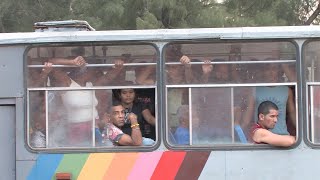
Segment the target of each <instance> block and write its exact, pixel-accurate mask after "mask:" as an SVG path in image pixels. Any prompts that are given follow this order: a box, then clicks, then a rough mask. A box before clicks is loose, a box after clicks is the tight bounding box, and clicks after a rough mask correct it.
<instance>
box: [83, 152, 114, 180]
mask: <svg viewBox="0 0 320 180" xmlns="http://www.w3.org/2000/svg"><path fill="white" fill-rule="evenodd" d="M113 157H114V153H92V154H90V156H89V157H88V159H87V162H86V163H85V165H84V166H83V168H82V171H81V172H80V174H79V176H78V179H77V180H93V179H94V180H99V179H103V176H104V174H105V173H106V171H107V170H108V168H109V165H110V164H111V161H112V159H113Z"/></svg>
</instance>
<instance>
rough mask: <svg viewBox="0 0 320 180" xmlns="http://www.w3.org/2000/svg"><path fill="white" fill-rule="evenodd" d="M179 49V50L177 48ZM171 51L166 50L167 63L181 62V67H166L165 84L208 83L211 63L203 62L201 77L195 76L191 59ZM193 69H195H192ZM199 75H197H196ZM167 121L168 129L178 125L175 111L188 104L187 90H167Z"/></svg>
mask: <svg viewBox="0 0 320 180" xmlns="http://www.w3.org/2000/svg"><path fill="white" fill-rule="evenodd" d="M178 49H179V48H178ZM171 51H172V50H170V48H169V50H167V52H168V53H167V54H166V58H167V61H169V62H172V61H177V59H175V58H178V60H179V61H180V62H181V64H182V65H167V66H166V70H167V82H168V84H177V85H181V84H186V83H199V82H208V79H209V77H210V74H211V71H212V67H213V66H212V65H211V62H210V61H208V60H204V62H205V64H203V65H201V70H199V71H201V73H200V74H201V75H199V76H197V73H198V72H197V71H196V72H195V71H194V70H193V68H192V67H194V66H191V64H190V62H191V59H190V58H189V57H188V56H185V55H182V53H181V52H180V50H179V51H178V52H175V53H173V52H171ZM194 69H195V68H194ZM198 74H199V73H198ZM167 99H168V121H169V126H170V127H177V126H178V125H179V120H178V118H177V114H176V113H177V110H178V108H179V107H180V106H181V105H186V104H188V101H189V98H188V89H187V88H169V89H168V94H167Z"/></svg>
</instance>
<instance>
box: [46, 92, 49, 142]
mask: <svg viewBox="0 0 320 180" xmlns="http://www.w3.org/2000/svg"><path fill="white" fill-rule="evenodd" d="M45 102H46V148H48V147H49V127H48V126H49V109H48V108H49V103H48V90H45Z"/></svg>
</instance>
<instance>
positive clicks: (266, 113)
mask: <svg viewBox="0 0 320 180" xmlns="http://www.w3.org/2000/svg"><path fill="white" fill-rule="evenodd" d="M278 114H279V109H278V107H277V105H275V104H274V103H272V102H271V101H264V102H262V103H261V104H260V105H259V107H258V122H257V123H256V124H254V126H253V127H252V131H251V133H252V139H253V141H254V142H255V143H258V144H260V143H266V144H270V145H273V146H280V147H289V146H292V145H293V144H294V143H295V137H294V136H290V135H278V134H275V133H272V132H271V131H269V129H273V128H274V127H275V125H276V123H277V121H278Z"/></svg>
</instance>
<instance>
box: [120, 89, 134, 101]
mask: <svg viewBox="0 0 320 180" xmlns="http://www.w3.org/2000/svg"><path fill="white" fill-rule="evenodd" d="M135 95H136V94H135V92H134V90H133V89H121V91H120V100H121V102H122V103H124V104H132V103H133V101H134V98H135Z"/></svg>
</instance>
